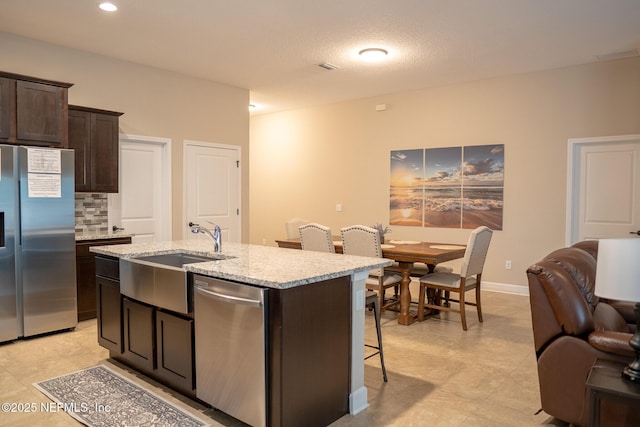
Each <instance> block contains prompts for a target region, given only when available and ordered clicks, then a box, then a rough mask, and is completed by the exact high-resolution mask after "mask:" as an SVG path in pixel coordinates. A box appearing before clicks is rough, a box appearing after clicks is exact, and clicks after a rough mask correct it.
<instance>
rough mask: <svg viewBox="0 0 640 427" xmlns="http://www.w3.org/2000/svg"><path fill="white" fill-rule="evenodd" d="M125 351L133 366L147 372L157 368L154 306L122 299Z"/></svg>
mask: <svg viewBox="0 0 640 427" xmlns="http://www.w3.org/2000/svg"><path fill="white" fill-rule="evenodd" d="M122 311H123V317H122V320H123V334H124V352H123V353H122V356H123V357H124V358H125V359H127V360H128V361H129V362H130V363H131V365H132V366H133V367H135V368H136V369H139V370H141V371H143V372H145V373H152V372H153V370H154V369H155V343H156V342H155V341H156V340H155V322H154V317H155V316H154V315H155V311H154V309H153V307H150V306H148V305H144V304H140V303H138V302H136V301H133V300H130V299H128V298H124V299H123V300H122Z"/></svg>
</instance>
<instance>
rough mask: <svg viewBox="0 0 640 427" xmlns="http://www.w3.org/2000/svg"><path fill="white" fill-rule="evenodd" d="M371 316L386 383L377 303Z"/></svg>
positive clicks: (384, 377)
mask: <svg viewBox="0 0 640 427" xmlns="http://www.w3.org/2000/svg"><path fill="white" fill-rule="evenodd" d="M373 316H374V318H375V321H376V333H377V334H378V354H380V365H381V366H382V378H383V379H384V382H385V383H386V382H387V368H385V366H384V353H383V352H382V331H381V330H380V307H378V304H377V301H376V302H375V304H374V307H373Z"/></svg>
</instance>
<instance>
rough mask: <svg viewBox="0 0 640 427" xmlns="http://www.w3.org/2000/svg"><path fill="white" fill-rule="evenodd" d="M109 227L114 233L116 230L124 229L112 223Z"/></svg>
mask: <svg viewBox="0 0 640 427" xmlns="http://www.w3.org/2000/svg"><path fill="white" fill-rule="evenodd" d="M111 229H112V230H113V232H114V233H116V232H118V231H124V228H120V227H118V226H117V225H114V226H113V227H111Z"/></svg>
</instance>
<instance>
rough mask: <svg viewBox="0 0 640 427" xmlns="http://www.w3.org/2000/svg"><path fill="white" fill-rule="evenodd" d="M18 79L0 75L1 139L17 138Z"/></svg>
mask: <svg viewBox="0 0 640 427" xmlns="http://www.w3.org/2000/svg"><path fill="white" fill-rule="evenodd" d="M15 99H16V81H15V80H13V79H8V78H6V77H0V140H4V141H8V140H9V139H10V138H12V139H15V133H16V130H15V123H16V117H15V116H16V108H15Z"/></svg>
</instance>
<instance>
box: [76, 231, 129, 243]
mask: <svg viewBox="0 0 640 427" xmlns="http://www.w3.org/2000/svg"><path fill="white" fill-rule="evenodd" d="M124 237H133V234H131V233H123V232H120V231H119V232H116V233H113V232H111V231H106V230H105V231H77V232H76V242H79V241H82V240H104V239H122V238H124Z"/></svg>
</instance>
